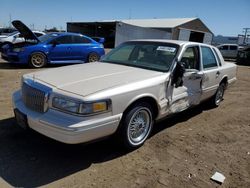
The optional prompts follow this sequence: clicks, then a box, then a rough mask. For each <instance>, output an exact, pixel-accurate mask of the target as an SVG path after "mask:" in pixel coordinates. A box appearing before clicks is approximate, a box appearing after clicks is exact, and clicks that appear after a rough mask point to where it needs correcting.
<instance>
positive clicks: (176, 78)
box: [171, 62, 185, 88]
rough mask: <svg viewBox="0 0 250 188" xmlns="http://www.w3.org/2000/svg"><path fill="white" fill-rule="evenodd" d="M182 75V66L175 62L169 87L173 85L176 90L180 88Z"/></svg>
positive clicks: (183, 71) (183, 70)
mask: <svg viewBox="0 0 250 188" xmlns="http://www.w3.org/2000/svg"><path fill="white" fill-rule="evenodd" d="M184 73H185V67H184V65H183V64H182V63H181V62H177V63H176V66H175V69H174V71H173V74H172V75H173V76H172V83H171V85H175V87H176V88H177V87H180V86H182V85H183V75H184Z"/></svg>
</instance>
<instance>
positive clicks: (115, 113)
mask: <svg viewBox="0 0 250 188" xmlns="http://www.w3.org/2000/svg"><path fill="white" fill-rule="evenodd" d="M235 80H236V65H235V64H233V63H230V62H224V60H223V58H222V56H221V53H220V51H219V50H218V49H217V48H216V47H213V46H210V45H206V44H201V43H194V42H187V41H186V42H184V41H173V40H135V41H128V42H125V43H123V44H121V45H119V46H118V47H117V48H115V49H113V50H112V51H110V52H109V53H108V54H107V55H106V56H104V57H103V58H102V60H101V61H100V62H95V63H88V64H81V65H80V64H79V65H73V66H65V67H60V68H51V69H47V70H44V71H40V72H35V73H30V74H26V75H24V76H23V77H22V85H21V89H20V90H18V91H16V92H15V93H14V94H13V107H14V112H15V118H16V120H17V122H18V124H19V125H20V126H21V127H23V128H31V129H33V130H35V131H37V132H39V133H41V134H43V135H45V136H48V137H50V138H52V139H55V140H58V141H60V142H64V143H68V144H76V143H83V142H88V141H92V140H96V139H99V138H103V137H106V136H109V135H113V134H117V135H118V136H117V138H118V139H119V140H120V141H121V142H122V143H123V144H124V145H125V146H126V147H128V148H130V149H131V148H137V147H139V146H141V145H142V144H143V143H144V142H145V140H146V139H147V138H148V137H149V135H150V132H151V130H152V128H153V125H154V123H155V122H156V121H158V120H160V119H163V118H165V117H166V116H168V115H170V114H173V113H178V112H181V111H183V110H186V109H187V108H189V107H192V106H194V105H198V104H200V103H201V102H203V101H205V100H207V101H209V102H210V104H211V105H213V106H215V107H216V106H218V105H219V104H220V102H221V101H222V99H223V95H224V90H225V89H226V88H227V86H228V85H230V84H231V83H233V82H234V81H235Z"/></svg>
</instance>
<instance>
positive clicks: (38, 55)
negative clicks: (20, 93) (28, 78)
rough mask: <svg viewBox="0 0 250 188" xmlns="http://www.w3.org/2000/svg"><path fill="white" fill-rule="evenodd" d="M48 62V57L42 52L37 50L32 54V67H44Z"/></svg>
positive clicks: (30, 63) (30, 64)
mask: <svg viewBox="0 0 250 188" xmlns="http://www.w3.org/2000/svg"><path fill="white" fill-rule="evenodd" d="M46 64H47V57H46V55H45V54H43V53H42V52H35V53H33V54H31V56H30V60H29V66H30V67H32V68H42V67H45V66H46Z"/></svg>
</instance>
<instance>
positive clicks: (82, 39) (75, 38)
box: [73, 36, 91, 44]
mask: <svg viewBox="0 0 250 188" xmlns="http://www.w3.org/2000/svg"><path fill="white" fill-rule="evenodd" d="M73 42H74V43H76V44H81V43H91V41H90V40H89V39H88V38H86V37H84V36H73Z"/></svg>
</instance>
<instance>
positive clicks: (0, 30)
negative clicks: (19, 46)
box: [0, 27, 17, 37]
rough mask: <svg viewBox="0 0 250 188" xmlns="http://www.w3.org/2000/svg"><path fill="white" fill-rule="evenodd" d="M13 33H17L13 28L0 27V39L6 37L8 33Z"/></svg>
mask: <svg viewBox="0 0 250 188" xmlns="http://www.w3.org/2000/svg"><path fill="white" fill-rule="evenodd" d="M15 31H17V30H16V29H15V28H12V27H1V28H0V37H1V36H6V35H8V34H10V33H13V32H15Z"/></svg>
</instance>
